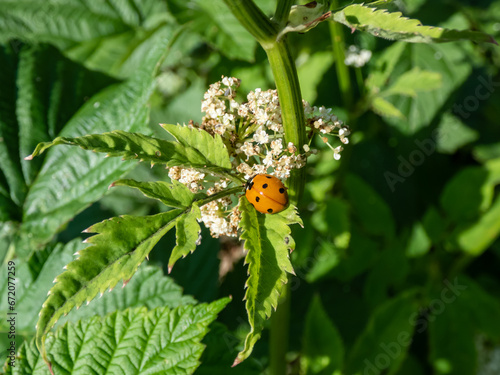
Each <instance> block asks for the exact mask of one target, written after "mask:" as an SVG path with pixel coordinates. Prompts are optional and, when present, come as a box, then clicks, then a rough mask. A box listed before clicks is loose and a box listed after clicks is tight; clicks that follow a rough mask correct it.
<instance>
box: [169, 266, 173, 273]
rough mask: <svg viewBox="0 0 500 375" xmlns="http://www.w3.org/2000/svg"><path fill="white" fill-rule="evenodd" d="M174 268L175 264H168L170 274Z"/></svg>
mask: <svg viewBox="0 0 500 375" xmlns="http://www.w3.org/2000/svg"><path fill="white" fill-rule="evenodd" d="M172 268H174V266H173V265H172V266H171V265H169V266H168V273H169V274H170V272H172Z"/></svg>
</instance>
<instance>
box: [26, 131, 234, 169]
mask: <svg viewBox="0 0 500 375" xmlns="http://www.w3.org/2000/svg"><path fill="white" fill-rule="evenodd" d="M207 134H208V133H207ZM55 145H72V146H80V147H81V148H83V149H84V150H92V151H96V152H104V153H106V154H107V155H108V156H121V157H122V158H123V159H124V160H137V161H147V162H150V163H151V164H165V165H167V166H168V167H172V166H180V167H186V168H195V169H197V170H200V171H211V172H220V173H223V172H225V173H229V172H230V169H228V168H225V167H222V166H219V165H214V164H212V163H211V162H210V161H209V160H208V159H207V158H206V157H205V155H203V154H202V153H201V152H199V151H198V150H197V149H196V148H193V147H189V146H184V145H182V144H180V143H178V142H172V141H165V140H163V139H160V138H155V137H150V136H147V135H144V134H140V133H128V132H124V131H120V130H115V131H113V132H109V133H103V134H92V135H87V136H83V137H77V138H70V137H58V138H56V139H54V140H53V141H52V142H45V143H40V144H39V145H38V146H37V147H36V149H35V151H34V152H33V154H32V155H31V156H30V157H34V156H37V155H39V154H41V153H42V152H44V151H45V150H47V149H48V148H50V147H52V146H55Z"/></svg>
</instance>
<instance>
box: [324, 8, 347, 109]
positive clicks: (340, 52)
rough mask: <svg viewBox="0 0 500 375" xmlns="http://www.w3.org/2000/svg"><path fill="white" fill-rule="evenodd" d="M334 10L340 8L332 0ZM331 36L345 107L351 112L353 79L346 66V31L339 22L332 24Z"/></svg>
mask: <svg viewBox="0 0 500 375" xmlns="http://www.w3.org/2000/svg"><path fill="white" fill-rule="evenodd" d="M331 6H332V8H337V7H338V1H337V0H332V4H331ZM329 25H330V36H331V39H332V48H333V54H334V56H335V70H336V72H337V77H338V80H339V89H340V93H341V94H342V101H343V104H344V106H345V107H346V108H347V109H348V110H350V109H351V106H352V103H353V93H352V85H351V79H350V77H349V68H348V67H347V66H346V65H345V63H344V60H345V52H344V51H345V44H344V40H345V38H344V30H343V29H342V27H343V26H342V25H341V24H339V23H338V22H330V23H329Z"/></svg>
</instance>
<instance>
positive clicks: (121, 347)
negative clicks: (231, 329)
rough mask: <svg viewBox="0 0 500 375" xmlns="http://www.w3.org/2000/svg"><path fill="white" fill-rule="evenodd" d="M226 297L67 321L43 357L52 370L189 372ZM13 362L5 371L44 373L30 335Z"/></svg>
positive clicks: (52, 337)
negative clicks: (206, 302) (14, 362)
mask: <svg viewBox="0 0 500 375" xmlns="http://www.w3.org/2000/svg"><path fill="white" fill-rule="evenodd" d="M229 301H230V299H229V298H223V299H220V300H218V301H215V302H212V303H210V304H199V305H187V306H179V307H177V308H175V309H170V308H168V307H159V308H155V309H153V310H150V311H148V310H147V309H146V308H136V309H129V310H126V311H124V312H114V313H112V314H110V315H108V316H106V317H103V318H101V317H93V318H90V319H88V320H85V321H79V322H78V323H69V324H67V325H65V326H64V327H61V328H59V329H58V330H57V331H56V332H55V333H54V334H53V335H50V336H49V337H48V339H47V349H48V351H47V352H48V359H49V361H50V363H51V367H52V369H53V371H54V373H56V374H61V373H70V374H72V375H79V374H81V375H83V374H85V375H88V374H89V373H92V374H96V375H98V374H102V375H104V374H110V373H115V372H119V373H120V374H130V375H135V374H159V373H172V374H178V375H188V374H192V373H193V372H194V371H195V369H196V368H197V367H198V366H199V358H200V356H201V354H202V352H203V349H204V345H203V344H202V343H201V339H202V338H203V337H204V336H205V335H206V334H207V332H208V326H209V325H210V323H212V321H214V320H215V318H216V317H217V314H218V313H219V312H220V311H221V310H222V309H223V308H224V307H225V305H227V303H228V302H229ZM96 349H97V352H96ZM96 353H97V354H96ZM17 361H18V362H17V363H16V367H13V368H12V367H10V368H8V372H7V373H8V374H12V375H14V374H27V373H30V374H33V375H42V374H43V375H48V374H49V370H48V367H47V365H46V364H45V363H44V361H43V360H42V357H41V355H40V353H39V352H38V350H37V348H36V346H35V342H34V340H33V341H31V342H30V343H29V345H24V346H23V347H22V348H21V349H20V350H19V353H18V358H17Z"/></svg>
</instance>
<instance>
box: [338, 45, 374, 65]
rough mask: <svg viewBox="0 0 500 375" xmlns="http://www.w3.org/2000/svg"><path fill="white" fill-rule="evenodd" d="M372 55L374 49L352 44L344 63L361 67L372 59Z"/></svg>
mask: <svg viewBox="0 0 500 375" xmlns="http://www.w3.org/2000/svg"><path fill="white" fill-rule="evenodd" d="M371 57H372V51H369V50H366V49H360V48H359V47H358V46H354V45H352V46H349V48H348V49H347V51H346V54H345V59H344V63H345V64H346V65H348V66H354V67H356V68H361V67H362V66H365V64H366V63H367V62H368V61H370V59H371Z"/></svg>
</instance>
